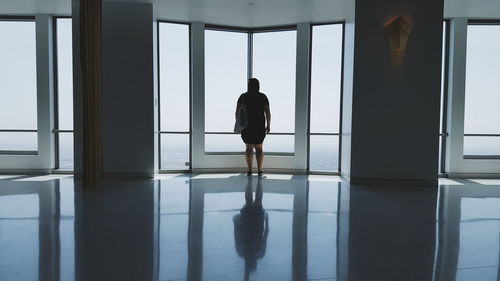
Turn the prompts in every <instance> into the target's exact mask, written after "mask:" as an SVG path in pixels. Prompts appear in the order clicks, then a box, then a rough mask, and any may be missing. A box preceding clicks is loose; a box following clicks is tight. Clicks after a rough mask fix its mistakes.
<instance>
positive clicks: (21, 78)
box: [0, 20, 38, 154]
mask: <svg viewBox="0 0 500 281" xmlns="http://www.w3.org/2000/svg"><path fill="white" fill-rule="evenodd" d="M0 38H2V43H1V44H0V101H1V102H0V153H8V154H17V153H20V154H36V151H37V150H38V140H37V137H38V134H37V129H38V126H37V85H36V30H35V22H34V20H0Z"/></svg>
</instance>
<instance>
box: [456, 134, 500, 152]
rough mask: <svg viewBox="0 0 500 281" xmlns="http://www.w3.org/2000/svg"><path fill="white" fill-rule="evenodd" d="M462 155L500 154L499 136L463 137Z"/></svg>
mask: <svg viewBox="0 0 500 281" xmlns="http://www.w3.org/2000/svg"><path fill="white" fill-rule="evenodd" d="M464 155H500V137H464Z"/></svg>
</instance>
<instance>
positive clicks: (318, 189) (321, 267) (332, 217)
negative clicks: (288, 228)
mask: <svg viewBox="0 0 500 281" xmlns="http://www.w3.org/2000/svg"><path fill="white" fill-rule="evenodd" d="M338 185H339V184H338V182H332V181H321V180H317V181H316V180H314V179H312V180H310V181H309V214H308V217H307V277H308V278H310V279H312V280H323V279H325V280H330V279H335V278H336V277H337V267H336V264H337V205H338V200H337V198H338ZM325 264H328V265H329V266H325Z"/></svg>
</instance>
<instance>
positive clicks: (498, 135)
mask: <svg viewBox="0 0 500 281" xmlns="http://www.w3.org/2000/svg"><path fill="white" fill-rule="evenodd" d="M464 137H500V134H464Z"/></svg>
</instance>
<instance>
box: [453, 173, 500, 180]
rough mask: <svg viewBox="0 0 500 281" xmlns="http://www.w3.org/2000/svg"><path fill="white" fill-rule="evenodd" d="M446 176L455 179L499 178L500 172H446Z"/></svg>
mask: <svg viewBox="0 0 500 281" xmlns="http://www.w3.org/2000/svg"><path fill="white" fill-rule="evenodd" d="M448 178H457V179H500V173H448Z"/></svg>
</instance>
